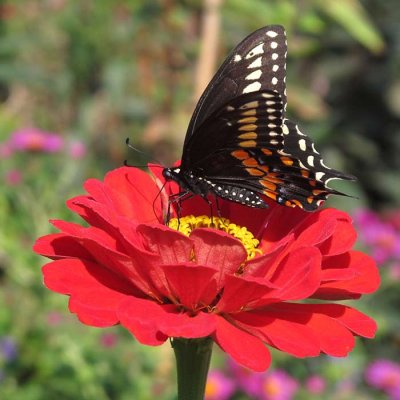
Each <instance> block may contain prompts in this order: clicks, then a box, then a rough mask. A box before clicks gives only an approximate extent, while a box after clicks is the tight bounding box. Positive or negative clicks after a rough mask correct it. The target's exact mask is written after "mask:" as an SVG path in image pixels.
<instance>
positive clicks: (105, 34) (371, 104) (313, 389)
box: [0, 0, 400, 400]
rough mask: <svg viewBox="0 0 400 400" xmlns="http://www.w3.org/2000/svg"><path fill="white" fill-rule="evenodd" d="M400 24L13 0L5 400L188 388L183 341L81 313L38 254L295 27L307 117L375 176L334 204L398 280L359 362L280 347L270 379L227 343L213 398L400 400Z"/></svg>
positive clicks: (322, 1) (3, 236)
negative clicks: (50, 286) (88, 203)
mask: <svg viewBox="0 0 400 400" xmlns="http://www.w3.org/2000/svg"><path fill="white" fill-rule="evenodd" d="M399 21H400V3H399V2H398V0H385V1H381V0H309V1H307V0H303V1H300V0H299V1H291V0H279V1H278V0H276V1H274V0H246V1H240V0H203V1H202V0H158V1H156V0H154V1H146V0H125V1H122V0H121V1H119V0H104V1H95V0H85V1H79V0H70V1H68V0H25V1H24V0H14V1H11V0H10V1H5V0H1V1H0V159H1V160H0V399H17V400H18V399H25V400H39V399H40V400H47V399H49V400H50V399H58V400H69V399H83V400H92V399H96V400H106V399H115V400H124V399H139V400H142V399H153V398H158V399H160V400H163V399H174V398H175V380H174V379H175V375H174V360H173V355H172V351H171V349H170V347H169V345H168V344H166V345H164V346H162V347H161V348H150V347H143V346H140V345H139V344H138V343H137V342H135V340H134V339H133V338H132V337H131V336H130V335H129V334H128V333H127V332H125V331H124V330H123V329H122V328H120V327H118V326H117V327H113V328H109V329H95V328H89V327H86V326H83V325H81V324H79V323H78V322H77V320H76V318H75V317H74V316H72V315H70V314H69V313H68V311H67V298H66V297H63V296H60V295H57V294H54V293H52V292H50V291H48V290H47V289H45V288H44V287H43V285H42V277H41V272H40V266H41V265H42V264H43V263H44V260H43V259H41V258H39V257H38V256H35V255H34V254H33V253H32V251H31V247H32V244H33V242H34V240H35V238H37V237H38V236H40V235H42V234H46V233H48V232H49V231H50V229H51V228H50V225H49V224H48V219H49V218H66V219H69V220H71V219H73V217H72V215H71V214H70V213H69V212H68V211H67V209H66V207H65V200H66V199H67V198H70V197H72V196H74V195H77V194H79V193H82V183H83V181H84V180H85V179H86V178H89V177H98V178H101V177H103V175H104V174H105V172H106V171H108V170H110V169H112V168H115V167H118V166H121V165H122V164H123V161H124V160H125V159H128V160H129V162H130V163H131V164H135V165H144V164H146V163H147V162H149V161H152V160H159V161H160V162H161V163H163V164H164V165H170V164H171V163H172V162H173V161H174V160H176V159H177V158H179V156H180V151H181V146H182V143H183V138H184V134H185V130H186V126H187V124H188V121H189V118H190V115H191V112H192V111H193V108H194V105H195V101H196V99H197V98H198V97H199V95H200V93H201V91H202V89H203V88H204V86H205V85H206V83H207V82H208V81H209V80H210V78H211V76H212V74H213V72H215V70H216V68H217V66H218V65H219V64H220V63H221V62H222V60H223V59H224V57H225V56H226V55H227V53H228V51H229V50H230V49H232V48H233V47H234V46H235V45H236V44H237V43H238V42H239V41H240V40H241V39H242V38H244V37H245V36H246V35H247V34H249V33H250V32H252V31H253V30H255V29H257V28H259V27H261V26H264V25H267V24H273V23H279V24H282V25H284V26H285V27H286V30H287V34H288V42H289V58H288V78H287V82H288V102H289V103H288V113H289V114H290V117H291V119H293V120H296V121H298V122H299V124H300V125H301V127H302V130H303V131H304V132H307V134H308V135H309V136H311V137H312V139H313V140H314V141H315V142H316V144H317V148H318V149H319V150H320V151H321V152H322V153H323V155H324V159H325V160H326V162H327V164H328V165H331V166H333V167H335V168H337V169H341V170H343V171H346V172H349V173H351V174H353V175H356V176H357V177H358V182H357V183H349V182H343V183H339V182H337V184H336V185H335V188H337V189H339V190H342V191H345V192H346V193H349V194H351V195H353V196H356V197H357V199H354V198H336V199H330V200H329V202H328V204H329V205H330V206H335V207H340V208H343V209H345V210H346V211H348V212H350V213H351V214H352V216H353V217H354V220H355V224H356V225H357V227H358V231H359V241H358V247H359V248H361V249H364V250H365V251H366V252H368V253H370V254H371V255H372V256H373V257H374V258H375V259H376V261H377V262H378V264H379V268H380V271H381V276H382V285H381V289H380V290H379V291H378V292H377V293H376V294H375V295H373V296H369V297H367V298H365V299H363V300H361V301H360V302H359V305H358V306H357V307H358V308H360V309H361V310H363V311H364V312H366V313H368V314H369V315H371V316H373V317H374V318H375V319H376V320H377V322H378V324H379V331H378V334H377V337H376V339H375V340H372V341H364V340H358V341H357V346H356V349H355V350H354V351H353V353H352V354H351V355H350V356H349V357H348V358H346V359H339V358H332V357H320V358H317V359H307V360H301V359H294V358H290V357H287V356H285V355H283V354H281V353H279V352H274V354H273V359H274V363H273V366H272V367H271V370H270V371H269V372H267V373H266V374H256V375H257V376H255V375H254V374H250V373H248V372H247V371H243V370H240V369H238V368H237V366H235V365H232V364H231V363H230V362H229V361H228V360H227V359H226V358H225V357H224V355H223V354H221V353H220V352H218V351H215V354H214V359H213V366H212V373H211V374H210V383H209V385H208V388H207V396H208V397H207V398H208V399H221V400H224V399H251V398H254V399H276V400H289V399H387V398H390V399H400V364H399V363H400V350H399V349H400V319H399V308H400V208H399V207H400V201H399V200H400V182H399V177H400V175H399V167H400V156H399V154H400V22H399ZM127 137H129V138H130V139H131V142H132V143H133V144H134V145H135V146H136V147H138V148H140V149H141V150H143V151H144V152H145V154H140V153H138V152H135V151H132V150H129V149H127V147H126V146H125V138H127ZM254 379H261V380H262V381H263V388H264V389H263V392H262V393H253V394H249V393H251V390H250V389H249V388H250V387H251V384H252V383H251V382H252V381H253V380H254ZM238 382H242V384H241V386H240V387H239V386H238Z"/></svg>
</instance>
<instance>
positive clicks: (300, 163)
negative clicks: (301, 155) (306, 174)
mask: <svg viewBox="0 0 400 400" xmlns="http://www.w3.org/2000/svg"><path fill="white" fill-rule="evenodd" d="M299 165H300V167H301V168H304V169H309V168H308V167H306V166H305V165H304V164H303V163H302V162H301V161H300V160H299Z"/></svg>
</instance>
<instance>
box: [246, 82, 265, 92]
mask: <svg viewBox="0 0 400 400" xmlns="http://www.w3.org/2000/svg"><path fill="white" fill-rule="evenodd" d="M260 89H261V83H260V82H253V83H250V85H247V86H246V87H245V88H244V89H243V93H251V92H257V91H258V90H260Z"/></svg>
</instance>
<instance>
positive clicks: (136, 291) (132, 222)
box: [34, 167, 379, 371]
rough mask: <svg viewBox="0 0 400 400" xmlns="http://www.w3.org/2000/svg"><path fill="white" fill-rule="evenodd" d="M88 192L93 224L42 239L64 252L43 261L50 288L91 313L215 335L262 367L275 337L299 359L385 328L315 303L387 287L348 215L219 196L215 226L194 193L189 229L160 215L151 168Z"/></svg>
mask: <svg viewBox="0 0 400 400" xmlns="http://www.w3.org/2000/svg"><path fill="white" fill-rule="evenodd" d="M153 170H154V171H155V173H156V175H158V178H157V181H158V183H159V184H160V183H163V182H162V177H161V176H160V175H161V174H160V169H156V168H153ZM85 189H86V190H87V192H88V193H89V194H88V195H84V196H78V197H75V198H73V199H71V200H69V201H68V203H67V204H68V207H69V208H70V209H71V210H72V211H74V212H76V213H78V214H79V215H80V216H81V217H82V218H83V219H84V220H86V222H87V223H88V224H89V226H88V227H82V226H80V225H77V224H73V223H70V222H65V221H60V220H56V221H52V223H53V225H54V226H56V227H57V228H58V229H59V230H60V231H61V232H60V233H57V234H51V235H48V236H44V237H42V238H40V239H39V240H38V241H37V243H36V245H35V247H34V249H35V251H36V252H37V253H40V254H42V255H45V256H47V257H49V258H51V259H53V261H52V262H50V263H48V264H47V265H45V266H44V267H43V274H44V281H45V284H46V286H47V287H48V288H49V289H51V290H53V291H55V292H58V293H62V294H67V295H69V296H70V302H69V308H70V311H71V312H73V313H76V314H77V315H78V317H79V319H80V320H81V322H83V323H85V324H87V325H92V326H98V327H106V326H110V325H114V324H117V323H120V324H122V325H123V326H124V327H125V328H126V329H128V330H129V331H130V332H131V333H132V334H133V335H134V337H135V338H136V339H137V340H138V341H139V342H141V343H143V344H147V345H159V344H162V343H163V342H165V341H166V340H167V339H168V338H169V337H181V338H201V337H206V336H211V337H212V338H213V339H214V341H215V342H216V343H217V344H218V345H219V346H220V347H221V348H222V349H223V350H224V351H226V352H227V353H229V354H230V355H231V356H232V357H233V358H234V359H235V360H236V361H237V362H239V363H241V364H242V365H245V366H247V367H249V368H251V369H253V370H256V371H262V370H265V369H266V368H267V367H268V365H269V363H270V354H269V351H268V348H267V346H265V344H267V345H269V346H272V347H275V348H277V349H279V350H281V351H284V352H287V353H289V354H292V355H294V356H297V357H308V356H317V355H318V354H320V353H326V354H329V355H332V356H345V355H346V354H347V353H348V352H349V351H350V350H351V349H352V348H353V346H354V336H355V335H358V336H364V337H368V338H371V337H373V336H374V334H375V330H376V325H375V322H374V321H373V320H371V319H370V318H369V317H368V316H366V315H364V314H362V313H360V312H359V311H357V310H355V309H354V308H351V307H349V306H346V305H342V304H334V303H327V302H324V303H318V302H316V301H315V299H321V300H342V299H356V298H359V297H360V296H361V295H362V294H365V293H371V292H373V291H374V290H376V288H377V287H378V284H379V275H378V272H377V268H376V266H375V263H374V261H373V260H372V259H371V258H370V257H368V256H367V255H365V254H363V253H361V252H358V251H354V250H351V247H352V246H353V244H354V241H355V238H356V233H355V231H354V229H353V227H352V225H351V220H350V217H349V216H348V215H347V214H345V213H344V212H341V211H338V210H335V209H324V210H320V211H316V212H314V213H306V212H304V211H302V210H299V209H289V208H287V207H282V206H279V205H277V204H275V203H271V204H270V208H269V209H267V210H265V209H264V210H259V209H252V208H249V207H245V206H241V205H238V204H235V203H231V202H225V201H222V200H219V209H220V213H221V215H222V216H224V217H226V218H228V219H229V221H227V220H222V219H221V218H217V217H215V216H214V218H213V222H214V224H215V225H219V228H220V229H215V228H210V227H207V226H209V225H210V219H209V218H207V217H200V218H196V217H193V215H203V214H206V215H207V214H209V206H208V205H207V204H206V202H204V201H203V200H202V199H200V198H192V199H190V200H187V201H185V202H183V205H182V208H181V218H180V223H179V230H180V231H181V232H183V233H181V232H179V231H177V230H176V229H172V228H171V227H167V226H165V225H163V224H161V223H160V222H158V221H162V220H163V217H162V210H161V207H160V205H158V204H157V203H154V200H155V199H156V198H157V195H158V193H159V185H156V183H155V182H154V181H153V180H152V179H151V178H150V176H149V175H147V174H146V173H145V172H143V171H140V170H137V169H134V168H127V167H125V168H120V169H117V170H114V171H112V172H110V173H108V174H107V175H106V177H105V179H104V182H101V181H98V180H94V179H90V180H88V181H87V182H86V184H85ZM171 191H172V192H175V193H176V192H177V191H178V190H177V186H176V185H175V184H174V183H168V184H167V186H166V193H171ZM153 203H154V205H153ZM172 211H173V212H174V210H172ZM190 215H192V217H189V216H190ZM230 221H231V222H233V223H234V224H233V223H231V222H230ZM173 223H174V221H172V223H171V225H170V226H172V225H173ZM235 224H236V225H235ZM177 225H178V224H177V223H176V221H175V226H176V227H177ZM244 226H246V228H247V229H246V228H244ZM250 232H251V233H252V234H253V235H254V236H253V235H252V234H251V233H250ZM256 239H257V240H256ZM258 241H259V243H258ZM306 299H312V302H307V303H305V302H304V301H302V300H306Z"/></svg>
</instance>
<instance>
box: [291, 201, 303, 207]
mask: <svg viewBox="0 0 400 400" xmlns="http://www.w3.org/2000/svg"><path fill="white" fill-rule="evenodd" d="M291 201H292V203H294V204H295V205H296V206H297V207H300V208H303V204H301V202H300V201H299V200H296V199H293V200H291Z"/></svg>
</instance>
